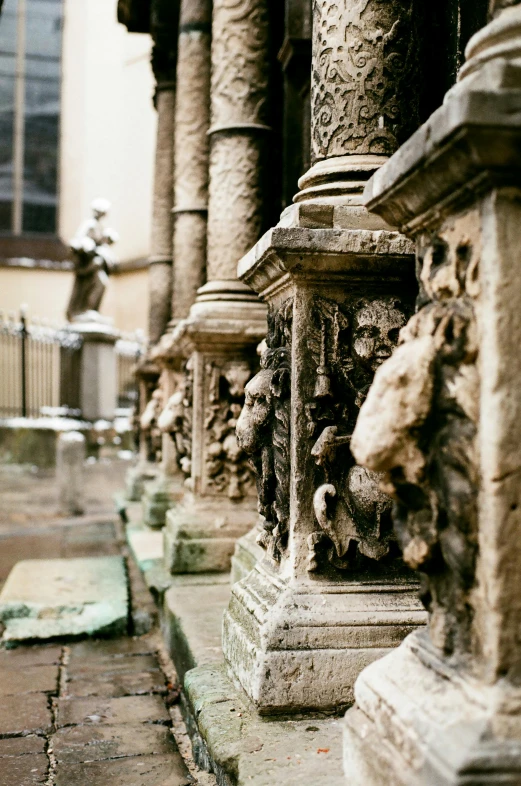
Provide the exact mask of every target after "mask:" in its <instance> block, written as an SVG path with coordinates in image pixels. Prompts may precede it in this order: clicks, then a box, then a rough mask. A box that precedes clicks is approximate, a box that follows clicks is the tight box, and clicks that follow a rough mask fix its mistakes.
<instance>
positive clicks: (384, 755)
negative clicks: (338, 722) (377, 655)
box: [344, 631, 521, 786]
mask: <svg viewBox="0 0 521 786" xmlns="http://www.w3.org/2000/svg"><path fill="white" fill-rule="evenodd" d="M355 696H356V702H357V705H356V707H354V708H353V709H351V710H349V712H348V713H347V715H346V717H345V731H344V740H345V742H344V762H345V773H346V776H347V782H348V783H349V784H350V786H379V784H382V786H383V784H385V786H423V785H424V784H425V786H426V785H427V784H429V786H433V784H436V786H463V785H464V784H465V786H469V785H470V784H472V786H477V784H483V786H485V784H486V786H492V785H493V784H512V786H514V784H519V783H521V742H519V741H518V740H513V739H510V740H506V739H503V740H502V739H501V737H502V730H503V732H505V731H507V729H509V728H510V727H511V726H512V724H515V725H516V726H518V725H519V722H520V721H519V716H517V717H516V716H514V715H513V714H512V713H513V711H514V707H515V708H516V710H517V708H518V707H519V703H520V700H521V693H520V691H519V688H517V689H515V690H514V689H513V688H512V685H511V684H510V683H509V684H508V685H506V686H502V685H501V684H500V683H499V684H496V685H495V686H487V685H483V684H479V683H478V682H476V681H475V680H473V679H472V678H471V677H470V676H465V675H464V673H462V671H461V668H456V667H453V666H451V665H450V664H448V663H447V660H446V659H444V658H440V657H439V655H438V653H437V651H436V650H435V649H434V648H433V646H432V644H431V643H430V641H429V637H428V635H427V632H426V631H417V632H416V633H413V634H412V635H411V636H409V637H408V638H407V639H406V640H405V641H404V642H403V644H402V645H401V646H400V647H399V648H398V649H396V650H394V651H393V652H392V653H390V654H389V655H387V657H385V658H383V659H382V660H381V661H379V662H378V663H373V664H372V665H371V666H369V668H368V669H366V671H364V672H363V674H362V675H361V676H360V677H359V679H358V681H357V683H356V689H355ZM434 698H435V700H434Z"/></svg>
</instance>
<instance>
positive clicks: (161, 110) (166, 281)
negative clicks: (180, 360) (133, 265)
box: [148, 80, 175, 346]
mask: <svg viewBox="0 0 521 786" xmlns="http://www.w3.org/2000/svg"><path fill="white" fill-rule="evenodd" d="M174 104H175V82H174V81H173V80H172V81H165V82H159V83H158V84H157V88H156V95H155V105H156V109H157V137H156V157H155V172H154V196H153V202H152V237H151V241H150V257H149V274H148V277H149V316H148V336H149V340H150V343H151V345H152V346H153V345H155V344H157V342H158V341H159V339H160V338H161V336H162V335H163V333H164V332H165V329H166V326H167V325H168V322H169V320H170V316H171V300H172V204H173V189H172V175H173V164H174V146H173V145H174Z"/></svg>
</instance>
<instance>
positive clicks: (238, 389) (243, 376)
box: [224, 361, 251, 398]
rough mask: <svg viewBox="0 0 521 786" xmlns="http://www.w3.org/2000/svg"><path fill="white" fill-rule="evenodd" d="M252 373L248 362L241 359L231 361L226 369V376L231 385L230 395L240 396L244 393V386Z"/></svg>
mask: <svg viewBox="0 0 521 786" xmlns="http://www.w3.org/2000/svg"><path fill="white" fill-rule="evenodd" d="M250 374H251V370H250V366H249V364H248V363H242V362H240V361H237V362H233V363H229V364H228V365H227V366H226V368H225V369H224V376H225V379H226V381H227V382H228V384H229V386H230V395H231V396H233V397H234V398H238V397H240V396H242V395H243V394H244V386H245V385H246V382H247V381H248V379H249V377H250Z"/></svg>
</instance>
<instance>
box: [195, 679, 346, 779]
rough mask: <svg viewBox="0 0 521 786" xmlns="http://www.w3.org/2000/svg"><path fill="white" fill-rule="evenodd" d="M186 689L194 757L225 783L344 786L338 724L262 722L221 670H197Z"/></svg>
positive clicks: (333, 721)
mask: <svg viewBox="0 0 521 786" xmlns="http://www.w3.org/2000/svg"><path fill="white" fill-rule="evenodd" d="M185 687H186V703H187V707H186V712H187V724H188V726H189V731H190V733H191V734H192V736H193V747H194V755H195V757H196V760H197V761H199V762H200V763H201V764H206V765H208V763H211V766H212V767H213V768H214V771H215V772H216V773H217V779H218V782H219V783H220V784H225V785H226V786H228V785H229V784H230V786H231V784H233V785H234V786H250V785H251V784H253V786H272V785H273V784H274V783H280V784H284V786H341V785H342V786H343V784H344V778H343V774H342V750H341V747H342V746H341V722H340V721H339V720H337V719H335V718H333V719H331V718H326V719H324V718H315V717H312V716H310V717H309V718H306V719H304V720H298V721H293V720H285V721H282V720H275V719H274V718H270V719H269V720H268V719H262V718H260V717H259V715H258V714H257V712H256V711H255V709H254V707H253V705H252V704H250V702H248V700H247V698H246V696H245V694H244V693H243V692H242V691H241V690H240V689H237V688H236V687H235V686H234V685H233V683H232V682H231V681H230V680H229V679H228V678H227V676H226V673H225V669H224V667H223V666H222V665H214V666H202V667H198V668H196V669H193V670H192V671H190V672H188V674H187V675H186V680H185ZM195 719H197V727H196V725H195Z"/></svg>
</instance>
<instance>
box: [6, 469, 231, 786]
mask: <svg viewBox="0 0 521 786" xmlns="http://www.w3.org/2000/svg"><path fill="white" fill-rule="evenodd" d="M127 467H128V464H125V463H123V462H121V463H118V462H112V463H111V464H105V465H103V464H96V465H91V466H88V467H87V468H86V487H87V495H86V496H87V514H86V515H85V516H83V517H78V518H74V519H64V518H59V517H58V516H57V515H56V509H57V504H56V489H55V481H54V478H53V477H52V476H50V475H49V474H48V473H47V474H38V473H36V474H35V473H32V472H30V471H28V470H27V469H26V470H21V469H19V468H13V467H10V468H6V467H1V468H0V495H1V498H2V511H1V513H0V585H1V584H2V583H3V581H5V579H6V577H7V575H8V573H9V570H10V569H11V567H12V566H13V564H14V563H16V562H17V561H19V560H21V559H28V558H50V557H86V556H102V555H114V554H120V553H123V554H124V555H125V556H127V553H126V549H125V545H124V542H123V541H122V537H121V527H120V525H119V522H118V520H117V518H116V517H115V515H114V505H113V502H112V494H113V493H114V491H116V490H117V489H119V488H121V486H122V481H123V476H124V472H125V470H126V468H127ZM129 574H130V590H131V595H132V615H131V617H130V619H129V635H128V636H126V637H123V638H119V639H111V640H105V641H90V640H85V641H79V642H53V643H51V644H47V645H35V646H28V647H19V648H16V649H13V650H0V786H33V784H45V786H123V785H124V786H188V784H194V785H195V784H198V786H210V785H211V784H214V783H215V780H214V779H213V776H211V775H208V774H207V773H202V772H200V771H198V770H197V768H196V767H195V765H194V763H193V760H192V758H191V749H190V745H189V742H188V737H187V734H186V729H185V728H184V725H183V722H182V719H181V715H180V711H179V707H178V705H177V703H176V702H177V698H178V690H177V687H176V675H175V673H174V671H173V667H172V664H171V661H170V660H169V658H168V656H167V654H166V653H165V651H164V647H163V644H162V641H161V637H160V635H159V633H158V631H157V630H156V629H154V628H153V629H152V630H151V631H150V632H149V633H147V634H146V635H142V636H132V635H130V634H132V633H133V632H136V628H139V627H140V626H141V628H143V627H150V619H151V617H152V614H153V612H152V614H151V611H150V609H151V608H152V609H153V605H152V603H151V599H150V596H148V595H147V594H146V592H145V591H144V588H143V585H142V584H141V583H140V576H139V572H138V571H137V570H136V569H135V566H133V565H132V564H129ZM35 580H37V577H35ZM137 632H141V631H137Z"/></svg>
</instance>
